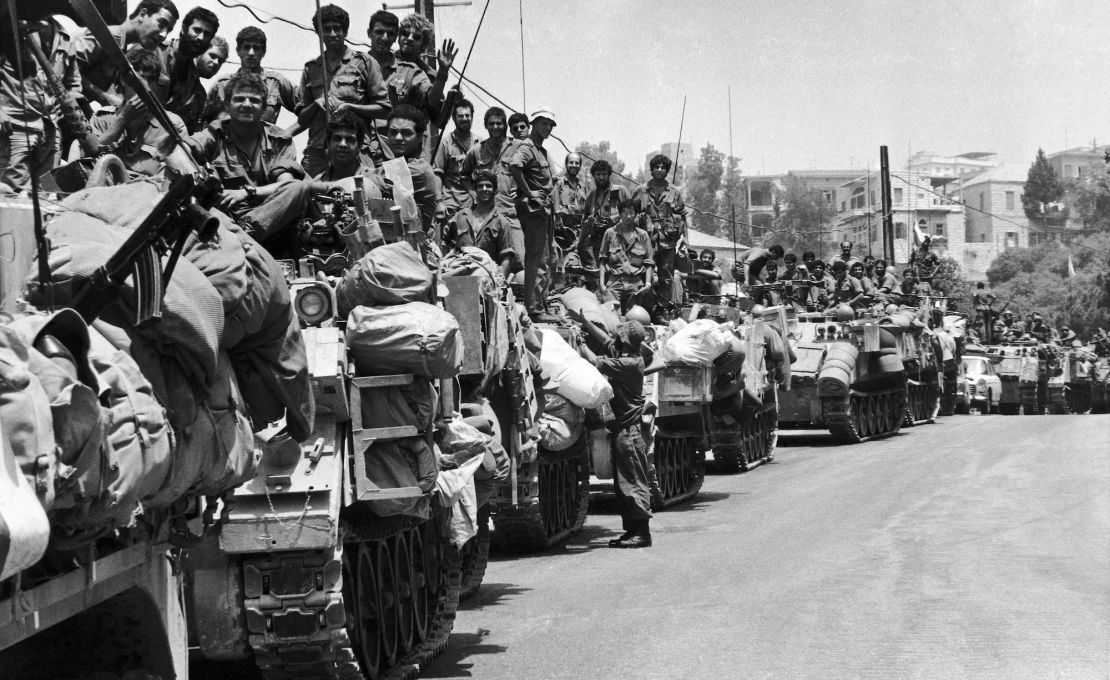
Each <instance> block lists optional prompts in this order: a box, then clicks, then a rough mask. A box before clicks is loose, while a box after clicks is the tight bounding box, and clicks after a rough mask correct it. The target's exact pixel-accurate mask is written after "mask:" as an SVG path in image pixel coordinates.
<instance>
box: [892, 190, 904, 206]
mask: <svg viewBox="0 0 1110 680" xmlns="http://www.w3.org/2000/svg"><path fill="white" fill-rule="evenodd" d="M894 202H895V203H901V202H902V190H901V189H895V190H894Z"/></svg>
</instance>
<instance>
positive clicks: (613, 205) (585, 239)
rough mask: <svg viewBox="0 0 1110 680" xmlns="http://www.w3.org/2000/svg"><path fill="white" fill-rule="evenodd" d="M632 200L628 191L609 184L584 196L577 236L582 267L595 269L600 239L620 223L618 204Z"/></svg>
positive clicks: (619, 186)
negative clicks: (584, 202) (579, 228)
mask: <svg viewBox="0 0 1110 680" xmlns="http://www.w3.org/2000/svg"><path fill="white" fill-rule="evenodd" d="M630 200H632V196H631V195H630V194H629V193H628V189H626V188H625V187H623V186H621V185H617V184H610V185H609V186H608V187H606V188H605V189H602V190H598V189H594V190H593V191H591V192H590V193H589V194H587V195H586V205H585V208H584V210H583V219H582V231H581V232H580V233H579V234H578V255H579V257H581V258H582V265H583V266H585V267H592V268H596V267H597V266H598V252H599V251H600V249H601V239H602V238H603V237H604V236H605V232H606V231H607V230H608V229H609V228H610V227H612V226H614V225H616V223H617V222H619V221H620V204H621V203H626V202H628V201H630Z"/></svg>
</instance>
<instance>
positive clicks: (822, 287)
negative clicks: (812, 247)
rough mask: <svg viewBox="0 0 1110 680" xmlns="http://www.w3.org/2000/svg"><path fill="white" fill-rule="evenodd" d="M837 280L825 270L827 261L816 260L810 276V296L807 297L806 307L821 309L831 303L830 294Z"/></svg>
mask: <svg viewBox="0 0 1110 680" xmlns="http://www.w3.org/2000/svg"><path fill="white" fill-rule="evenodd" d="M835 284H836V280H835V279H833V277H832V276H830V275H829V274H828V272H827V271H826V270H825V263H824V262H823V261H821V260H814V261H813V266H812V268H811V269H810V276H809V296H808V297H807V298H806V309H810V308H812V309H821V308H824V307H826V306H828V304H829V295H830V294H831V293H832V290H833V286H834V285H835Z"/></svg>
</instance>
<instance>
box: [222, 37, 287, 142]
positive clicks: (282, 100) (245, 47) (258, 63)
mask: <svg viewBox="0 0 1110 680" xmlns="http://www.w3.org/2000/svg"><path fill="white" fill-rule="evenodd" d="M266 42H267V41H266V34H265V33H264V32H263V31H262V29H260V28H258V27H257V26H246V27H244V28H243V29H242V30H241V31H239V33H238V34H236V36H235V54H236V56H238V57H239V71H238V73H244V72H245V73H254V74H257V75H258V76H260V77H261V78H262V82H264V83H266V101H265V102H264V103H263V109H262V120H263V121H265V122H267V123H274V124H275V125H276V124H277V120H278V115H279V114H280V113H281V110H282V109H285V110H286V111H289V112H290V113H293V112H294V111H295V110H296V106H297V94H296V91H295V90H294V89H293V83H291V82H289V79H288V78H286V77H285V76H283V75H282V74H280V73H278V72H277V71H271V70H270V69H267V68H263V66H262V60H263V59H265V58H266ZM230 78H231V76H225V77H223V78H220V79H219V80H217V81H216V84H215V85H213V86H212V89H211V90H210V91H209V93H208V102H207V104H206V105H205V107H204V120H205V122H212V121H213V120H216V118H219V117H225V118H226V117H227V112H226V111H225V110H224V88H225V87H226V86H227V81H228V80H229V79H230Z"/></svg>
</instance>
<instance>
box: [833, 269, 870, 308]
mask: <svg viewBox="0 0 1110 680" xmlns="http://www.w3.org/2000/svg"><path fill="white" fill-rule="evenodd" d="M859 265H860V267H861V268H862V266H863V263H859ZM832 270H833V277H834V279H835V282H834V283H833V290H832V294H831V295H830V299H829V307H828V309H826V310H825V311H826V312H828V311H831V310H832V309H834V308H836V307H837V306H838V305H841V304H845V305H848V306H849V307H853V308H855V307H858V306H861V305H862V304H864V301H865V297H864V294H863V286H862V285H861V284H860V282H859V280H858V279H856V278H854V277H852V276H849V275H848V265H847V263H845V262H844V260H833V263H832Z"/></svg>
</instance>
